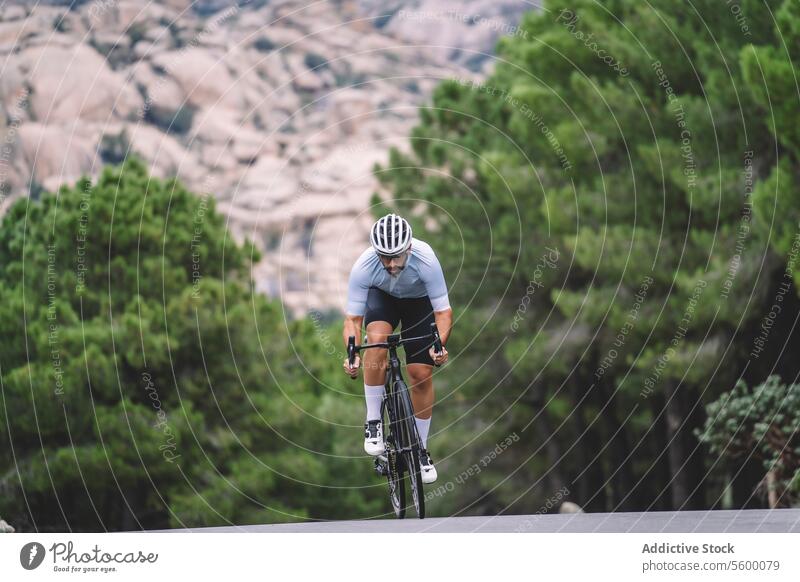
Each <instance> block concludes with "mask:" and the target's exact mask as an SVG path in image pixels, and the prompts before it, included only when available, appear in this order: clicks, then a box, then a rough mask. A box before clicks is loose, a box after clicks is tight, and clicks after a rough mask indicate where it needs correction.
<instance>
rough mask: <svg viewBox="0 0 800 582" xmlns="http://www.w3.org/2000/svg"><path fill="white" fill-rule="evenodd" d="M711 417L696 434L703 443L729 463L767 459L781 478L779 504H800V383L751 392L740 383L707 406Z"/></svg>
mask: <svg viewBox="0 0 800 582" xmlns="http://www.w3.org/2000/svg"><path fill="white" fill-rule="evenodd" d="M706 414H707V417H708V418H707V419H706V422H705V427H704V430H702V431H700V430H698V431H697V432H696V434H697V436H698V438H699V439H700V442H702V443H705V444H706V445H708V447H709V449H710V450H711V452H712V453H713V454H714V455H716V456H718V457H719V458H720V460H721V461H722V462H723V463H725V462H730V461H731V460H738V459H741V458H743V457H744V458H749V457H753V458H755V459H759V460H761V461H762V462H763V465H764V470H765V471H766V472H767V474H772V475H773V476H774V478H775V483H774V485H773V487H774V495H775V497H776V499H777V505H778V506H783V507H786V506H789V505H797V504H798V503H800V495H798V494H799V493H800V491H798V490H797V488H796V484H797V482H798V480H799V479H800V384H791V385H788V386H787V385H786V384H783V383H781V381H780V379H779V378H778V377H777V376H770V377H769V378H768V379H767V381H766V382H764V383H762V384H760V385H759V386H757V387H756V388H755V389H754V390H752V391H750V390H748V388H747V385H746V384H745V383H744V382H741V381H740V382H737V384H736V386H735V387H734V388H733V390H731V391H730V392H726V393H724V394H723V395H722V396H720V398H719V399H718V400H716V401H714V402H711V403H710V404H709V405H708V406H706ZM793 485H794V486H795V488H794V490H793V489H792V486H793Z"/></svg>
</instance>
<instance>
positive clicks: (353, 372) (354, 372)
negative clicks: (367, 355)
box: [343, 354, 361, 379]
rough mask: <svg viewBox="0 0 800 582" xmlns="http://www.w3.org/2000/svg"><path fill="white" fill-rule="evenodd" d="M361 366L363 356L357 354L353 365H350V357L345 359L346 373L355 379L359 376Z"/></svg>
mask: <svg viewBox="0 0 800 582" xmlns="http://www.w3.org/2000/svg"><path fill="white" fill-rule="evenodd" d="M360 366H361V357H359V356H358V354H356V357H355V361H354V362H353V365H352V366H350V358H345V359H344V366H343V367H344V373H345V374H347V375H348V376H350V377H351V378H353V379H355V378H356V377H358V368H359V367H360Z"/></svg>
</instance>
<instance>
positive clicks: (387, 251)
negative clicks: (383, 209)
mask: <svg viewBox="0 0 800 582" xmlns="http://www.w3.org/2000/svg"><path fill="white" fill-rule="evenodd" d="M370 242H372V247H373V248H374V249H375V252H378V253H380V254H382V255H397V254H400V253H402V252H403V251H405V250H407V249H408V247H409V246H410V245H411V225H410V224H408V222H407V221H406V219H404V218H403V217H401V216H398V215H396V214H387V215H386V216H383V217H381V218H379V219H378V220H377V221H376V222H375V224H373V225H372V232H371V233H370Z"/></svg>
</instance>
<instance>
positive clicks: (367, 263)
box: [347, 238, 450, 315]
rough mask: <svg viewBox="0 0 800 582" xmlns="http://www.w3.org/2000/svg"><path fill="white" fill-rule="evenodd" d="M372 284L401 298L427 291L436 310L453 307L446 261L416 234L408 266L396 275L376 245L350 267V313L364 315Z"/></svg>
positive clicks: (422, 293) (348, 305)
mask: <svg viewBox="0 0 800 582" xmlns="http://www.w3.org/2000/svg"><path fill="white" fill-rule="evenodd" d="M370 287H377V288H378V289H381V290H382V291H385V292H386V293H388V294H389V295H392V296H393V297H397V298H400V299H404V298H417V297H425V296H426V295H427V296H428V297H429V298H430V300H431V305H432V306H433V310H434V311H444V310H445V309H449V308H450V300H449V298H448V296H447V284H446V283H445V280H444V273H443V272H442V265H441V264H440V263H439V259H437V258H436V253H434V252H433V249H432V248H431V245H429V244H428V243H426V242H424V241H421V240H419V239H416V238H412V239H411V253H410V255H409V257H408V259H407V260H406V265H405V268H404V269H403V270H402V271H400V274H399V275H397V276H396V277H393V276H391V275H390V274H389V273H388V272H387V271H386V269H385V268H384V267H383V265H382V264H381V260H380V259H379V258H378V255H377V254H375V251H374V250H373V248H372V247H368V248H367V249H366V250H365V251H364V252H363V253H361V256H360V257H358V259H357V260H356V262H355V264H354V265H353V269H352V270H351V271H350V283H349V285H348V291H347V313H348V314H349V315H364V313H365V312H366V309H367V293H368V292H369V288H370Z"/></svg>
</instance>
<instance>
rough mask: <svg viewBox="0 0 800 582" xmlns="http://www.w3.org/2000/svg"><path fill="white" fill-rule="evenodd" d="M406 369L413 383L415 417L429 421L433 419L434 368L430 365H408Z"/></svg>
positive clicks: (412, 394) (412, 396) (412, 398)
mask: <svg viewBox="0 0 800 582" xmlns="http://www.w3.org/2000/svg"><path fill="white" fill-rule="evenodd" d="M406 369H407V370H408V377H409V380H410V382H411V401H412V402H413V403H414V416H416V417H417V418H420V419H422V420H427V419H429V418H430V417H431V413H432V411H433V401H434V395H433V378H432V371H433V366H430V365H428V364H408V366H406Z"/></svg>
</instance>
